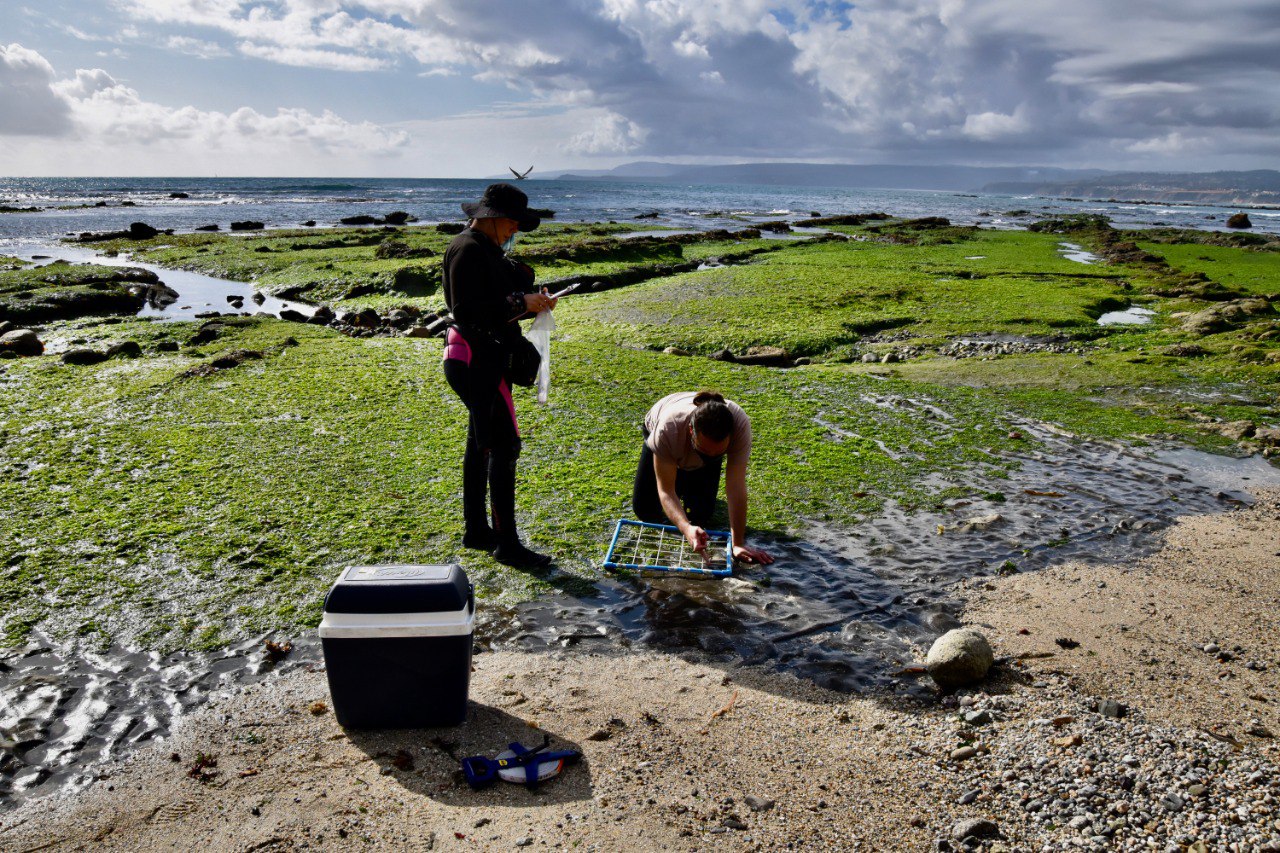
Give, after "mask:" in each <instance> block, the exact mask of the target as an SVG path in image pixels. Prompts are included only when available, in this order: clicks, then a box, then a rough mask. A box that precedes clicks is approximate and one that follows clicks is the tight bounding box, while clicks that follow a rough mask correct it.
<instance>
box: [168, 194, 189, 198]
mask: <svg viewBox="0 0 1280 853" xmlns="http://www.w3.org/2000/svg"><path fill="white" fill-rule="evenodd" d="M169 198H191V196H190V195H188V194H187V193H169Z"/></svg>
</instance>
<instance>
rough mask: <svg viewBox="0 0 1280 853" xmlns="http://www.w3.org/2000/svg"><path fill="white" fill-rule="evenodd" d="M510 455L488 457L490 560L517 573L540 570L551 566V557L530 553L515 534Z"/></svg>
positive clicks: (513, 461) (513, 474)
mask: <svg viewBox="0 0 1280 853" xmlns="http://www.w3.org/2000/svg"><path fill="white" fill-rule="evenodd" d="M518 452H519V451H518V450H515V449H514V448H513V452H511V453H494V454H492V455H491V456H490V457H489V500H490V502H491V504H492V506H493V531H494V534H495V535H496V536H497V539H498V547H497V548H496V549H495V550H494V552H493V558H494V559H495V560H497V561H498V562H499V563H502V564H503V565H507V566H514V567H516V568H521V569H540V568H543V567H544V566H549V565H551V557H549V556H548V555H546V554H539V553H538V552H537V551H531V550H529V549H528V548H526V547H525V546H524V545H523V544H522V543H521V542H520V536H519V535H518V534H517V533H516V457H517V455H518Z"/></svg>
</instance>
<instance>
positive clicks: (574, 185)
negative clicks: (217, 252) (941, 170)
mask: <svg viewBox="0 0 1280 853" xmlns="http://www.w3.org/2000/svg"><path fill="white" fill-rule="evenodd" d="M488 183H490V181H487V180H437V179H381V178H379V179H375V178H313V179H300V178H0V206H8V207H20V208H26V207H36V208H40V210H39V212H31V213H4V214H0V253H3V252H7V253H10V254H20V253H21V252H20V251H19V250H20V249H21V248H23V247H27V248H29V247H30V246H31V245H32V244H35V245H43V246H48V245H49V244H51V243H55V242H56V241H58V240H60V239H62V238H63V237H65V236H68V235H72V234H78V233H80V232H82V231H107V230H118V229H123V228H127V227H128V226H129V224H130V223H132V222H139V221H141V222H146V223H147V224H149V225H152V226H154V227H156V228H161V229H165V228H173V229H175V230H177V231H190V230H192V229H194V228H197V227H199V226H202V225H210V224H217V225H219V226H220V227H221V228H223V229H224V230H225V229H226V228H227V227H228V226H229V224H230V223H231V222H232V221H239V220H256V221H260V222H263V223H265V224H266V225H267V227H268V228H287V227H295V226H298V225H300V224H302V223H303V222H306V221H309V220H314V221H315V222H316V223H317V225H318V226H332V225H336V224H338V220H339V219H341V218H343V217H346V216H353V215H358V214H374V215H383V214H386V213H390V212H391V211H395V210H403V211H406V212H408V213H410V214H412V215H414V216H416V217H418V219H419V220H420V221H421V222H424V223H432V222H448V221H453V222H457V221H461V220H462V212H461V210H460V209H459V204H460V203H461V202H464V201H474V200H475V199H477V198H479V196H480V194H481V192H482V191H483V189H484V187H485V185H486V184H488ZM521 186H522V187H523V188H524V190H525V191H526V192H527V193H528V194H529V199H530V204H531V205H533V206H534V207H540V208H547V209H550V210H554V211H555V221H557V222H588V221H590V222H595V221H604V220H610V219H613V220H617V221H620V222H621V221H627V220H633V219H635V218H636V217H638V216H644V215H651V214H655V213H656V214H658V218H657V219H656V220H647V221H654V222H655V224H658V225H663V226H668V227H670V226H674V227H679V228H695V229H706V228H723V227H734V228H741V227H743V226H744V224H746V223H749V222H752V221H757V222H758V221H765V220H770V219H793V220H794V219H798V218H804V217H808V216H810V215H811V214H813V213H820V214H823V215H832V214H840V213H857V212H868V211H883V212H885V213H889V214H891V215H894V216H903V217H919V216H945V217H947V218H948V219H950V220H952V221H953V222H956V223H958V224H982V225H984V226H987V227H993V228H1018V227H1024V226H1025V225H1027V224H1028V223H1030V222H1033V221H1035V219H1037V218H1039V217H1041V216H1046V215H1055V214H1066V213H1100V214H1103V215H1105V216H1108V217H1110V218H1111V220H1112V222H1113V224H1115V225H1116V226H1117V227H1120V228H1135V227H1148V226H1157V225H1163V226H1172V227H1178V228H1200V229H1210V230H1225V228H1226V224H1225V223H1226V219H1227V217H1228V216H1230V215H1231V214H1232V213H1234V212H1236V208H1226V207H1215V206H1212V205H1165V204H1132V203H1128V204H1126V203H1120V202H1103V201H1065V200H1060V199H1047V198H1036V197H1027V196H1007V195H984V194H978V193H956V192H951V191H945V192H942V191H939V192H927V191H920V190H892V189H850V188H843V187H832V188H815V187H785V186H761V185H742V184H739V185H682V184H659V183H640V182H634V183H620V182H612V181H558V180H528V181H524V182H522V184H521ZM175 194H185V195H186V197H185V198H183V197H179V198H174V197H172V196H173V195H175ZM103 203H105V204H103ZM1249 216H1250V218H1251V219H1252V221H1253V229H1252V230H1253V231H1254V232H1257V233H1267V234H1277V235H1280V210H1250V211H1249Z"/></svg>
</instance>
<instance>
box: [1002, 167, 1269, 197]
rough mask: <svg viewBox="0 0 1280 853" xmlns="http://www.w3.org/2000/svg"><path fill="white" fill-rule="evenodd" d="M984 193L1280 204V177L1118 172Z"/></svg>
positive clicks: (1010, 184)
mask: <svg viewBox="0 0 1280 853" xmlns="http://www.w3.org/2000/svg"><path fill="white" fill-rule="evenodd" d="M982 191H983V192H989V193H1001V194H1008V195H1039V196H1058V197H1062V196H1066V197H1070V198H1090V199H1112V198H1115V199H1123V200H1132V201H1163V202H1171V203H1174V202H1178V203H1184V204H1185V203H1193V204H1220V205H1250V204H1280V172H1277V171H1275V170H1274V169H1255V170H1253V171H1250V172H1168V173H1165V172H1113V173H1110V174H1105V175H1101V176H1098V177H1094V178H1086V179H1079V180H1066V181H1062V180H1046V181H996V182H993V183H990V184H987V185H985V186H983V188H982Z"/></svg>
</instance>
